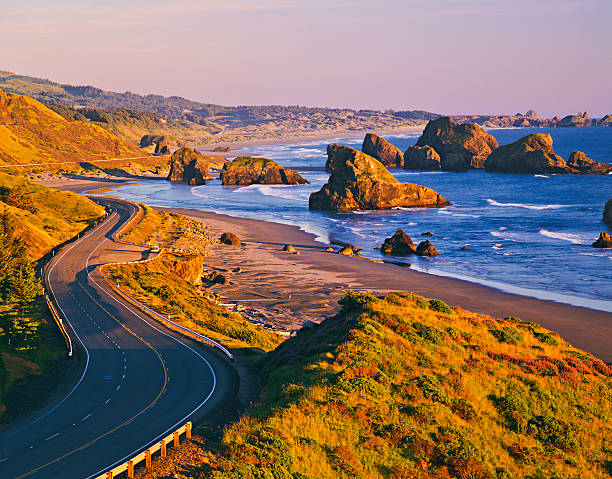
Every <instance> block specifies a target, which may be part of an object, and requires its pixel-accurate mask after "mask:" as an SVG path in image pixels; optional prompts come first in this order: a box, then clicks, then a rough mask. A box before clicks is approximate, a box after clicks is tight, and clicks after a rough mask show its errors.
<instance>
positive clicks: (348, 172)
mask: <svg viewBox="0 0 612 479" xmlns="http://www.w3.org/2000/svg"><path fill="white" fill-rule="evenodd" d="M327 154H328V159H327V165H328V166H329V169H330V171H331V175H330V177H329V180H328V182H327V183H326V184H325V185H324V186H323V188H321V190H320V191H317V192H316V193H312V194H311V195H310V199H309V208H310V209H311V210H336V211H350V210H380V209H389V208H394V207H409V208H414V207H425V208H440V207H443V206H448V205H450V204H451V203H450V202H449V201H447V200H446V199H445V198H444V197H442V195H440V194H439V193H438V192H436V191H434V190H432V189H430V188H426V187H424V186H420V185H415V184H412V183H400V182H399V181H397V179H395V178H394V177H393V175H391V173H389V170H387V169H386V168H385V167H384V165H383V164H382V163H381V162H380V161H378V160H377V159H376V158H373V157H371V156H369V155H366V154H365V153H362V152H360V151H357V150H355V149H353V148H349V147H347V146H340V145H329V146H328V147H327Z"/></svg>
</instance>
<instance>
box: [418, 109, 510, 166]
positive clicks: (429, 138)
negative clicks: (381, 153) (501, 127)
mask: <svg viewBox="0 0 612 479" xmlns="http://www.w3.org/2000/svg"><path fill="white" fill-rule="evenodd" d="M427 145H429V146H431V147H432V148H433V149H434V150H436V151H437V152H438V154H439V155H440V158H441V160H442V169H443V170H447V171H463V170H465V169H467V168H482V167H483V165H484V162H485V160H486V159H487V157H488V156H489V154H490V153H491V152H492V151H493V150H494V149H495V148H497V146H498V145H497V140H496V139H495V138H493V137H492V136H491V135H489V134H488V133H487V132H486V131H484V130H483V129H482V128H481V127H480V126H479V125H477V124H475V123H462V124H457V123H455V122H454V121H453V119H452V118H451V117H448V116H443V117H440V118H438V119H436V120H432V121H430V122H429V123H428V124H427V126H426V127H425V130H424V131H423V134H422V135H421V137H420V138H419V139H418V141H417V143H416V146H427ZM449 155H455V156H454V158H453V159H452V165H453V170H450V169H448V166H447V165H445V162H446V160H447V158H448V156H449ZM461 161H462V162H463V163H464V166H463V168H461V169H460V168H459V166H458V165H459V164H460V162H461Z"/></svg>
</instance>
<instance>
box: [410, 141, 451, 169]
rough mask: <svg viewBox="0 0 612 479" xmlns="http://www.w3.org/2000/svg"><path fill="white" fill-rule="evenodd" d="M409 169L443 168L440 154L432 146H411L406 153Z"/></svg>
mask: <svg viewBox="0 0 612 479" xmlns="http://www.w3.org/2000/svg"><path fill="white" fill-rule="evenodd" d="M403 166H404V168H405V169H407V170H441V169H442V163H441V160H440V155H438V152H437V151H436V150H434V149H433V148H432V147H431V146H410V147H408V149H407V150H406V152H405V153H404V165H403Z"/></svg>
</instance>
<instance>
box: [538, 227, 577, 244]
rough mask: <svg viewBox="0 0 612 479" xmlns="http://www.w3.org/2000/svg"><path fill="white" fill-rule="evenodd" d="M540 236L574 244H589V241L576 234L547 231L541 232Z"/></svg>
mask: <svg viewBox="0 0 612 479" xmlns="http://www.w3.org/2000/svg"><path fill="white" fill-rule="evenodd" d="M540 234H541V235H543V236H546V237H547V238H553V239H558V240H561V241H568V242H570V243H572V244H588V241H587V240H586V239H585V238H584V236H581V235H579V234H575V233H561V232H555V231H548V230H545V229H541V230H540Z"/></svg>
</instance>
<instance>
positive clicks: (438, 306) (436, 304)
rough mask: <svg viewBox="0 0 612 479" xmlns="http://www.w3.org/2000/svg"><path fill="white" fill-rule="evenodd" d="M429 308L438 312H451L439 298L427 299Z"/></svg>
mask: <svg viewBox="0 0 612 479" xmlns="http://www.w3.org/2000/svg"><path fill="white" fill-rule="evenodd" d="M429 309H431V310H432V311H437V312H438V313H445V314H453V313H454V311H453V309H452V308H451V307H450V306H449V305H448V304H446V303H445V302H444V301H442V300H440V299H431V300H430V301H429Z"/></svg>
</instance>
